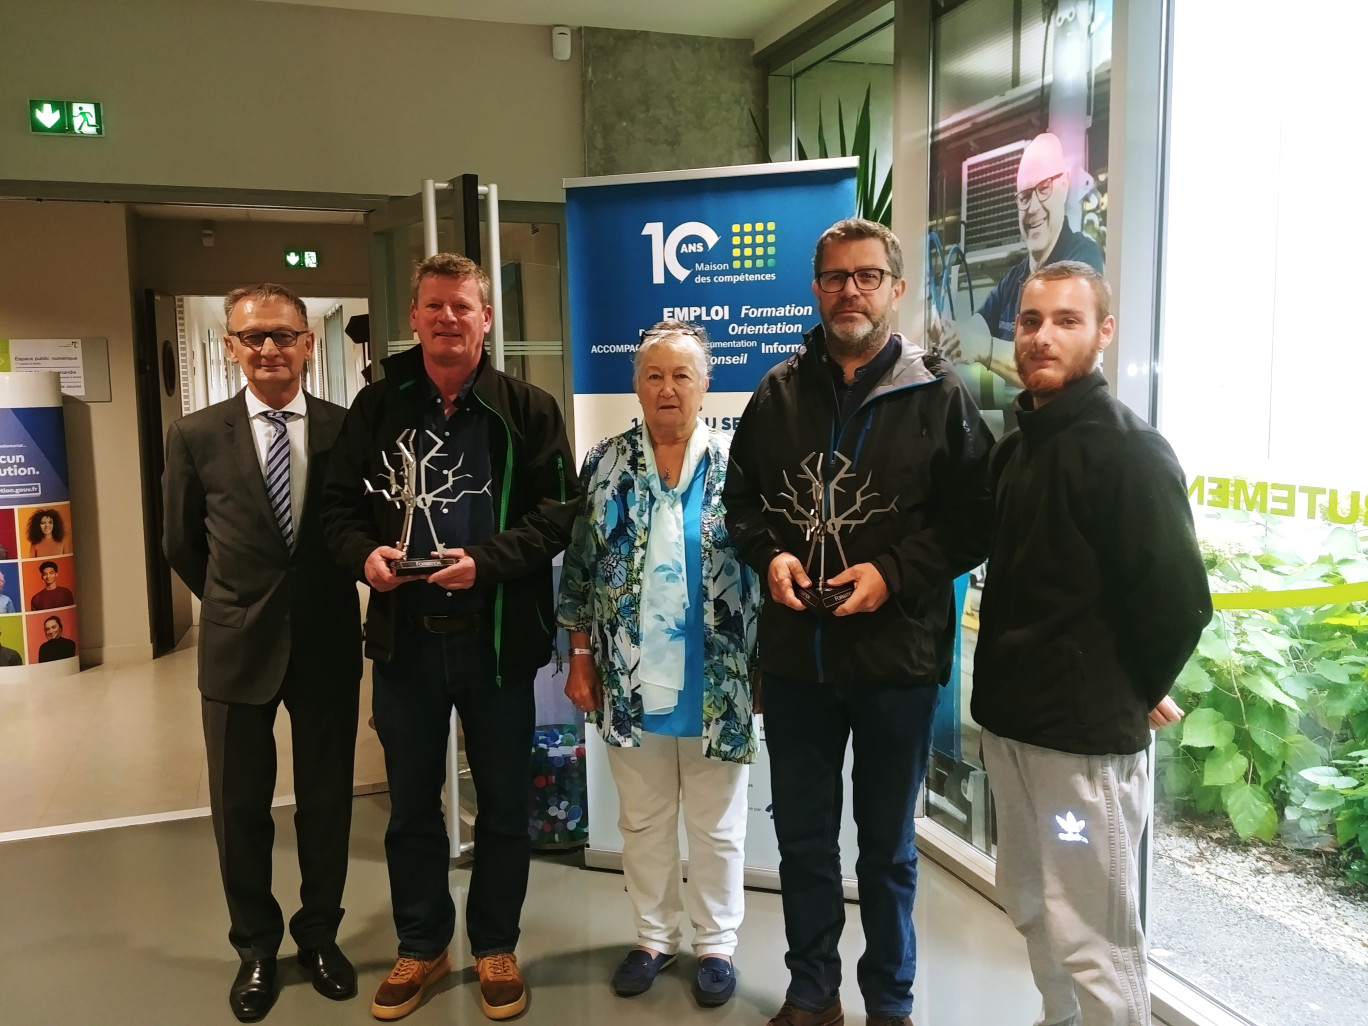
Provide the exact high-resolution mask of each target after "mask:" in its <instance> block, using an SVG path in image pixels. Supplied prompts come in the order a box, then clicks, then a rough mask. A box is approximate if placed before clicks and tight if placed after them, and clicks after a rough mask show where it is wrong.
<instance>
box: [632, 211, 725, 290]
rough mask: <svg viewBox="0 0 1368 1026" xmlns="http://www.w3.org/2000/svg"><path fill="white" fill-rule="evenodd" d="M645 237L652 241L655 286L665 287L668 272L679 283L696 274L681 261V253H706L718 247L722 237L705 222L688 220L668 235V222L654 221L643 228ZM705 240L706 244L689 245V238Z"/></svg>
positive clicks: (693, 243) (652, 274)
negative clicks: (666, 227) (667, 269)
mask: <svg viewBox="0 0 1368 1026" xmlns="http://www.w3.org/2000/svg"><path fill="white" fill-rule="evenodd" d="M641 234H642V235H647V236H650V239H651V284H653V285H664V284H665V269H666V268H669V270H670V273H671V274H672V275H674V276H675V279H676V280H677V281H683V280H684V279H685V278H687V277H688V276H689V274H690V273H691V272H692V271H693V267H692V266H689V267H685V266H684V265H683V264H682V263H680V261H679V254H680V253H703V252H706V251H707V250H710V249H712V248H713V246H715V245H717V240H718V234H717V232H715V231H713V230H712V229H711V228H709V227H708V226H707V225H706V224H704V223H703V222H702V221H685V222H684V223H683V224H681V225H680V226H679V227H677V228H676V229H674V231H672V232H670V234H669V235H668V236H667V235H666V234H665V222H664V221H651V222H650V223H649V224H647V225H646V226H645V227H643V228H642V229H641ZM694 238H697V239H701V240H703V241H702V242H685V241H684V240H685V239H694Z"/></svg>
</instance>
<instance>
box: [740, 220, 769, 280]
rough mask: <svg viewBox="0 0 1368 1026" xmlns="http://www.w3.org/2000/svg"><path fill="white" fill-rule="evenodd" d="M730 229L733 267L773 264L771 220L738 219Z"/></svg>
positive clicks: (767, 265) (741, 267)
mask: <svg viewBox="0 0 1368 1026" xmlns="http://www.w3.org/2000/svg"><path fill="white" fill-rule="evenodd" d="M731 230H732V236H731V244H732V251H731V255H732V267H733V268H735V269H738V270H740V269H743V268H747V267H752V268H753V267H773V266H774V222H773V221H738V222H735V223H733V224H732V226H731Z"/></svg>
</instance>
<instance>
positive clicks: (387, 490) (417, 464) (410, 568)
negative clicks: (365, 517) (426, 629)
mask: <svg viewBox="0 0 1368 1026" xmlns="http://www.w3.org/2000/svg"><path fill="white" fill-rule="evenodd" d="M427 434H428V437H429V438H431V439H432V440H433V442H434V443H435V444H434V445H433V447H432V449H431V450H430V451H429V452H428V454H427V455H426V456H424V457H423V458H422V459H419V458H418V455H417V448H416V446H415V445H414V444H413V443H414V439H415V438H416V437H417V435H418V432H417V431H416V430H415V429H413V428H409V429H408V430H407V431H402V432H400V434H399V437H398V438H397V439H395V447H396V448H398V450H399V469H398V470H395V469H394V467H393V466H391V465H390V461H389V453H387V452H382V453H381V454H380V461H381V462H382V463H384V464H385V474H384V478H383V481H384V484H383V486H382V487H380V488H377V487H375V485H373V484H371V483H370V480H369V479H366V481H365V485H366V491H367V492H372V493H374V494H376V495H379V496H382V497H383V498H386V499H388V500H389V501H390V502H392V503H394V504H395V505H396V506H398V507H400V508H401V509H402V510H403V511H404V531H403V534H401V535H400V536H399V540H398V541H397V542H395V543H394V547H395V548H396V549H398V550H399V551H400V552H402V553H403V554H404V555H403V557H402V558H400V559H392V560H390V570H391V571H393V572H394V573H395V574H396V575H397V576H399V577H412V576H416V575H418V574H422V575H424V576H426V575H427V574H431V573H435V572H436V571H438V570H440V569H442V568H443V567H446V566H451V565H452V564H453V563H455V562H456V560H455V558H454V557H452V556H448V555H447V554H446V546H445V545H443V544H442V542H441V539H439V538H438V537H437V527H436V525H434V524H433V522H432V507H433V506H439V507H440V508H441V510H442V511H443V512H445V511H446V508H447V506H449V505H451V503H453V502H458V501H460V500H461V499H463V498H465V497H466V496H467V495H481V494H485V495H488V494H489V486H490V483H491V482H489V481H486V482H485V483H484V487H483V488H466V489H463V490H462V491H459V492H453V489H455V488H456V486H457V484H458V483H459V482H461V481H463V480H465V479H467V478H471V477H472V476H473V475H471V474H462V473H460V470H461V464H462V463H464V462H465V457H464V456H462V457H461V458H460V459H459V460H457V461H456V466H454V467H450V468H448V469H447V470H445V471H434V473H439V474H441V475H442V476H443V477H444V478H445V480H444V481H443V482H442V484H441V485H439V486H438V487H436V488H434V489H432V490H431V491H428V484H427V476H428V471H429V470H431V469H432V468H431V466H430V464H431V463H432V461H433V460H434V459H436V458H437V457H438V456H439V455H440V454H441V452H442V440H441V439H440V438H438V437H437V435H435V434H433V433H432V432H431V431H429V432H428V433H427ZM446 492H453V494H450V495H447V494H444V493H446ZM418 509H420V510H422V511H423V516H424V517H426V518H427V525H428V530H429V531H431V532H432V540H433V543H434V544H435V545H436V546H437V555H435V556H425V557H422V558H419V559H409V558H408V550H409V541H410V538H411V536H412V534H413V511H414V510H418Z"/></svg>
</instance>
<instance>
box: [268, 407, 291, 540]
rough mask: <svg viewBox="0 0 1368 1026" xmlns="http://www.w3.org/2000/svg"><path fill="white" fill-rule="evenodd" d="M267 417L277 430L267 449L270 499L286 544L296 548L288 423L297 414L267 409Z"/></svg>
mask: <svg viewBox="0 0 1368 1026" xmlns="http://www.w3.org/2000/svg"><path fill="white" fill-rule="evenodd" d="M265 414H266V419H267V420H269V421H270V422H271V425H272V427H274V428H275V434H274V435H272V436H271V444H270V446H269V447H268V448H267V449H266V498H267V499H269V500H270V502H271V510H272V511H273V512H274V513H275V518H276V523H277V524H279V525H280V533H281V535H283V536H284V538H285V544H286V545H288V546H289V547H290V548H294V542H295V537H294V517H293V516H292V515H291V513H290V433H289V431H288V430H286V427H285V422H286V421H288V420H289V419H290V418H291V417H293V416H294V414H293V413H289V412H287V411H285V410H266V411H265Z"/></svg>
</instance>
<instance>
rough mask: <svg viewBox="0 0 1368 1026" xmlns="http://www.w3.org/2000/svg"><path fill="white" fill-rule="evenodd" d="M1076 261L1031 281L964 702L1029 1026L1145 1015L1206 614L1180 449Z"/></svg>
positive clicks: (1103, 1023) (1105, 298) (1136, 1023)
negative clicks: (1162, 835)
mask: <svg viewBox="0 0 1368 1026" xmlns="http://www.w3.org/2000/svg"><path fill="white" fill-rule="evenodd" d="M1110 301H1111V292H1110V289H1109V288H1108V286H1107V283H1106V281H1105V279H1103V278H1102V277H1101V275H1099V274H1098V273H1097V272H1096V271H1095V270H1093V268H1091V267H1090V266H1088V265H1087V264H1084V263H1081V262H1078V261H1065V262H1063V263H1058V264H1052V265H1050V266H1047V267H1043V268H1041V269H1039V270H1037V271H1036V272H1034V273H1033V274H1032V275H1031V276H1030V277H1029V278H1027V279H1026V282H1025V284H1024V286H1023V287H1022V292H1021V312H1020V314H1019V315H1018V317H1017V325H1016V342H1015V350H1016V364H1017V368H1018V371H1019V372H1020V374H1021V379H1022V381H1023V383H1024V384H1025V386H1026V392H1025V393H1023V394H1022V395H1021V396H1020V397H1019V398H1018V400H1017V404H1018V423H1019V425H1020V426H1019V428H1018V430H1016V431H1014V432H1012V433H1011V434H1009V435H1007V436H1006V437H1005V438H1003V439H1002V440H1001V441H1000V442H999V443H998V444H997V446H996V447H994V449H993V455H992V458H991V460H990V475H991V479H992V481H993V484H994V489H995V500H996V511H995V517H994V532H993V542H992V548H991V551H990V554H989V558H988V578H987V582H986V583H985V586H984V590H983V603H982V606H981V609H980V630H979V638H978V646H977V650H976V654H975V661H974V697H973V703H972V710H973V715H974V719H976V720H977V721H978V722H979V723H980V724H981V725H982V726H983V728H984V731H983V758H984V765H985V767H986V769H987V770H988V776H989V780H990V781H991V783H992V786H993V793H994V796H995V798H996V810H997V830H998V865H997V887H998V898H999V899H1000V900H1001V901H1002V903H1003V907H1004V908H1006V909H1007V911H1008V913H1009V914H1010V915H1011V916H1012V921H1013V922H1014V923H1015V925H1016V927H1017V929H1018V930H1019V931H1021V933H1022V935H1023V936H1024V937H1025V938H1026V946H1027V951H1028V953H1029V955H1030V960H1031V971H1032V973H1033V974H1034V976H1035V982H1036V986H1037V987H1038V988H1039V989H1040V992H1041V995H1042V998H1043V1007H1042V1011H1041V1015H1040V1018H1039V1019H1038V1020H1037V1023H1039V1024H1040V1026H1056V1024H1060V1026H1063V1024H1067V1026H1149V1021H1150V1004H1149V989H1148V980H1147V976H1146V955H1145V942H1144V936H1143V934H1142V932H1141V924H1140V915H1139V880H1140V865H1139V857H1140V838H1141V835H1142V834H1143V833H1144V829H1145V822H1146V819H1147V818H1148V816H1149V811H1150V789H1151V777H1152V773H1151V767H1150V762H1149V751H1148V750H1149V744H1150V730H1151V728H1155V729H1157V728H1159V727H1162V726H1164V725H1165V724H1167V723H1172V722H1174V721H1176V720H1177V719H1178V718H1179V717H1181V716H1182V711H1181V710H1180V709H1179V708H1178V706H1177V705H1176V704H1174V702H1173V700H1172V699H1170V698H1168V697H1167V695H1168V691H1169V688H1170V687H1171V686H1172V685H1173V681H1174V678H1175V677H1176V676H1177V675H1178V671H1179V670H1180V669H1182V666H1183V663H1184V662H1185V661H1186V660H1187V658H1188V656H1189V655H1190V654H1191V653H1192V649H1193V647H1194V646H1195V645H1196V643H1197V639H1198V637H1199V636H1200V634H1201V632H1202V628H1203V627H1204V626H1205V625H1206V623H1207V621H1208V620H1209V619H1210V618H1211V596H1210V593H1209V592H1208V589H1207V579H1206V571H1205V569H1204V567H1203V564H1202V557H1201V553H1200V552H1199V551H1198V548H1197V540H1196V537H1195V535H1194V533H1193V526H1192V513H1191V510H1190V509H1189V506H1188V500H1187V489H1186V487H1185V486H1184V483H1183V472H1182V469H1181V468H1180V467H1179V465H1178V460H1177V458H1176V457H1175V456H1174V454H1173V450H1172V449H1171V448H1169V445H1168V443H1167V442H1165V441H1164V439H1163V437H1162V436H1161V435H1160V434H1159V433H1158V432H1157V431H1155V430H1154V429H1153V428H1151V427H1150V426H1149V425H1148V424H1146V423H1144V421H1142V420H1140V418H1138V417H1136V416H1135V414H1133V413H1132V412H1131V411H1130V410H1129V409H1127V408H1126V407H1125V406H1123V405H1122V404H1121V403H1120V402H1119V401H1117V400H1116V399H1114V398H1113V397H1112V396H1111V395H1110V394H1109V393H1108V391H1107V383H1106V380H1105V379H1104V378H1103V376H1102V374H1101V373H1100V372H1099V371H1098V370H1096V366H1097V358H1098V355H1099V354H1100V353H1101V352H1102V350H1103V349H1104V348H1106V346H1107V344H1108V343H1109V342H1110V341H1111V338H1112V334H1113V332H1114V331H1115V319H1114V318H1113V317H1112V316H1111V315H1110V313H1109V307H1110Z"/></svg>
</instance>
